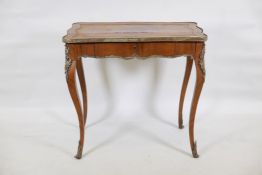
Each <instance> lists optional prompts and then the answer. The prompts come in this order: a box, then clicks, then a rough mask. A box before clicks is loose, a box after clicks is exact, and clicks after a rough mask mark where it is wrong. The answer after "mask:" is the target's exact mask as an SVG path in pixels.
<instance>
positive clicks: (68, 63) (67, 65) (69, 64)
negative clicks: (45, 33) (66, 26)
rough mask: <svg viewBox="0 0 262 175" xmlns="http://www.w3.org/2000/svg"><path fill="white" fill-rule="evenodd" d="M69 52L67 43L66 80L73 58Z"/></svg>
mask: <svg viewBox="0 0 262 175" xmlns="http://www.w3.org/2000/svg"><path fill="white" fill-rule="evenodd" d="M68 52H69V47H68V46H67V45H66V46H65V76H66V80H67V78H68V71H69V68H70V66H71V65H72V60H71V59H70V58H69V56H68Z"/></svg>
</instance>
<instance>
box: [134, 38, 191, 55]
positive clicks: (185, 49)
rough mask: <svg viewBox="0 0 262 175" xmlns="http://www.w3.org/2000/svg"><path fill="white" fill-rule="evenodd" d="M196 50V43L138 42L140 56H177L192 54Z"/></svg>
mask: <svg viewBox="0 0 262 175" xmlns="http://www.w3.org/2000/svg"><path fill="white" fill-rule="evenodd" d="M194 50H195V43H190V42H189V43H178V42H156V43H138V51H137V54H138V56H140V57H150V56H158V57H175V56H180V55H192V54H193V53H194Z"/></svg>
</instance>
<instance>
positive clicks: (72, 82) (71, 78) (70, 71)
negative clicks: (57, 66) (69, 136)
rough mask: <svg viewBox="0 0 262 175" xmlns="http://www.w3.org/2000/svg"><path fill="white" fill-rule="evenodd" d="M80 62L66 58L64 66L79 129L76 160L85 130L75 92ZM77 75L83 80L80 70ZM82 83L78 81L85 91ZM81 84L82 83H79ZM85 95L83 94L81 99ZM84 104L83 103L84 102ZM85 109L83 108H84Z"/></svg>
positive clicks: (80, 150) (80, 155) (80, 153)
mask: <svg viewBox="0 0 262 175" xmlns="http://www.w3.org/2000/svg"><path fill="white" fill-rule="evenodd" d="M80 61H81V60H71V59H70V58H69V57H68V56H66V64H65V73H66V81H67V85H68V89H69V92H70V95H71V98H72V101H73V103H74V106H75V109H76V112H77V116H78V121H79V128H80V140H79V145H78V150H77V154H76V156H75V158H77V159H81V157H82V151H83V145H84V132H85V131H84V130H85V128H84V127H85V119H84V113H83V112H82V108H81V104H80V99H79V97H78V91H77V86H76V79H75V77H76V75H75V72H76V69H77V70H78V69H79V65H80V64H82V63H79V62H80ZM78 72H80V73H78V74H80V75H79V78H81V77H82V78H83V74H82V73H83V72H82V73H81V68H80V70H78ZM83 81H84V79H81V80H80V85H81V84H82V85H81V88H82V91H83V89H85V88H84V87H83ZM81 82H82V83H81ZM84 96H85V95H84V94H83V98H86V97H84ZM84 104H85V102H84ZM84 108H85V107H84Z"/></svg>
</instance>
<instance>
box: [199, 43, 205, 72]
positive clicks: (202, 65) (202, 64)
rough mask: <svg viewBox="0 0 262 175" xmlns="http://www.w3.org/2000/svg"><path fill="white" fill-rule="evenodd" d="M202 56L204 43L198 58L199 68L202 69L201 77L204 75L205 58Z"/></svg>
mask: <svg viewBox="0 0 262 175" xmlns="http://www.w3.org/2000/svg"><path fill="white" fill-rule="evenodd" d="M204 57H205V43H204V44H203V47H202V51H201V55H200V60H199V64H200V69H201V71H202V75H203V77H205V76H206V68H205V58H204Z"/></svg>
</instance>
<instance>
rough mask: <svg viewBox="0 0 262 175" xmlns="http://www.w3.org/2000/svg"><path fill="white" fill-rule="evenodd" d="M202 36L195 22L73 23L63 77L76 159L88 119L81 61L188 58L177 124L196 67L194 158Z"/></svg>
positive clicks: (202, 72) (66, 40) (202, 77)
mask: <svg viewBox="0 0 262 175" xmlns="http://www.w3.org/2000/svg"><path fill="white" fill-rule="evenodd" d="M206 40H207V35H205V34H204V33H203V31H202V29H201V28H199V27H197V24H196V23H194V22H114V23H100V22H94V23H91V22H89V23H87V22H81V23H74V24H73V25H72V27H71V28H70V29H69V30H68V31H67V35H66V36H64V37H63V42H64V43H65V48H66V49H65V51H66V52H65V53H66V60H65V75H66V81H67V84H68V88H69V92H70V95H71V98H72V100H73V103H74V106H75V109H76V112H77V115H78V120H79V128H80V141H79V145H78V151H77V154H76V156H75V157H76V158H77V159H81V157H82V151H83V145H84V129H85V123H86V117H87V90H86V83H85V76H84V70H83V65H82V57H93V58H110V57H119V58H123V59H130V58H139V59H146V58H155V57H179V56H185V57H186V58H187V62H186V69H185V75H184V80H183V85H182V89H181V94H180V101H179V110H178V124H179V128H180V129H182V128H183V119H182V111H183V103H184V97H185V94H186V89H187V84H188V80H189V77H190V73H191V69H192V64H193V62H194V63H195V68H196V82H195V89H194V95H193V99H192V104H191V111H190V119H189V139H190V145H191V151H192V155H193V157H195V158H197V157H198V154H197V145H196V142H195V141H194V121H195V114H196V109H197V104H198V99H199V96H200V94H201V90H202V87H203V83H204V81H205V74H206V71H205V63H204V53H205V41H206ZM76 72H77V74H78V77H79V82H80V87H81V92H82V99H83V100H82V101H83V102H82V104H81V102H80V100H79V97H78V92H77V86H76V79H75V77H76V76H75V74H76Z"/></svg>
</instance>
